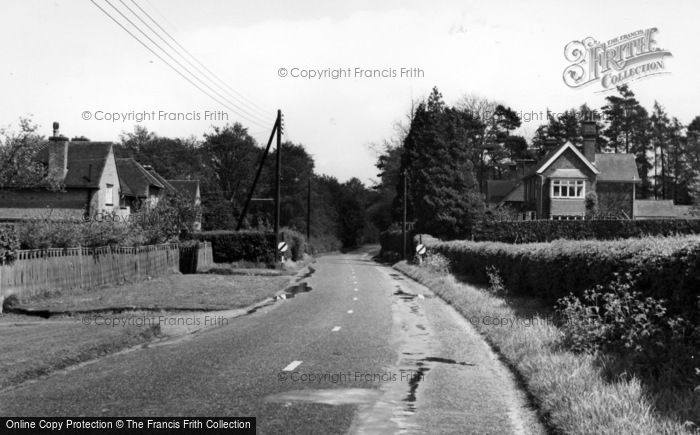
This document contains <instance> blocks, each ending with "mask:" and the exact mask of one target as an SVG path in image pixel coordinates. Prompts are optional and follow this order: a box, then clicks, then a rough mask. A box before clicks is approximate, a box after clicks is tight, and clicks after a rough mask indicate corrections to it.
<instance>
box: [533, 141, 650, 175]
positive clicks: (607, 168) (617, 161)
mask: <svg viewBox="0 0 700 435" xmlns="http://www.w3.org/2000/svg"><path fill="white" fill-rule="evenodd" d="M568 145H570V143H569V142H567V143H566V144H564V145H562V146H560V147H557V148H555V149H553V150H551V151H549V152H548V153H547V154H546V155H545V156H544V157H542V158H541V159H540V160H539V161H538V162H537V164H535V165H534V166H532V167H531V168H530V169H529V170H528V171H527V172H526V173H525V176H524V177H523V178H527V177H530V176H532V175H534V174H536V173H537V172H538V171H541V170H542V169H543V168H544V167H546V164H547V163H548V162H549V161H550V160H551V159H552V158H553V157H555V156H556V154H557V153H558V152H560V151H561V150H562V149H563V148H564V147H567V146H568ZM572 148H573V149H575V147H573V146H572ZM576 151H577V154H580V152H578V150H576ZM580 157H581V158H582V159H583V160H584V162H588V159H586V158H585V157H584V156H583V155H582V154H581V155H580ZM593 166H594V167H595V168H596V169H597V170H598V172H599V174H597V177H596V179H597V180H598V181H607V182H626V183H632V182H634V183H639V182H640V180H639V172H637V164H636V162H635V160H634V154H626V153H597V154H596V155H595V162H593ZM559 170H560V169H558V170H557V171H559Z"/></svg>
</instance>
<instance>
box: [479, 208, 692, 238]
mask: <svg viewBox="0 0 700 435" xmlns="http://www.w3.org/2000/svg"><path fill="white" fill-rule="evenodd" d="M588 201H589V200H588V198H587V202H588ZM590 201H591V202H593V199H591V200H590ZM591 207H593V205H591ZM592 213H593V211H592ZM682 234H700V219H655V220H579V221H559V220H536V221H493V220H489V221H486V220H484V221H481V222H479V223H477V224H476V225H475V228H474V240H475V241H492V242H505V243H538V242H551V241H553V240H557V239H573V240H585V239H595V240H615V239H628V238H633V237H636V238H639V237H646V236H674V235H682Z"/></svg>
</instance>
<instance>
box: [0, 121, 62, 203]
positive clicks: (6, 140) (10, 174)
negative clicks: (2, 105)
mask: <svg viewBox="0 0 700 435" xmlns="http://www.w3.org/2000/svg"><path fill="white" fill-rule="evenodd" d="M38 129H39V126H38V125H36V124H34V123H33V122H32V120H31V119H30V118H22V117H20V118H19V130H18V131H15V130H12V129H11V128H10V127H7V128H2V129H0V187H34V186H44V187H50V188H53V189H60V188H61V187H62V186H60V185H58V184H56V183H54V182H53V181H52V180H49V179H48V178H47V175H48V174H47V168H46V166H45V165H44V164H43V163H41V162H40V161H39V160H38V159H37V158H36V156H37V153H38V152H39V150H40V149H41V147H42V146H43V145H44V144H45V140H44V137H43V136H41V135H39V134H37V130H38Z"/></svg>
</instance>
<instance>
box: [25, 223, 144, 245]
mask: <svg viewBox="0 0 700 435" xmlns="http://www.w3.org/2000/svg"><path fill="white" fill-rule="evenodd" d="M18 235H19V243H20V248H21V249H47V248H75V247H78V246H82V247H86V248H94V247H99V246H141V245H144V244H148V243H146V242H147V240H146V238H145V237H144V235H143V232H142V230H141V229H140V228H139V227H137V226H135V225H131V224H126V223H118V222H112V221H107V220H105V221H87V222H75V221H53V220H48V219H35V220H28V221H24V222H22V223H21V224H18Z"/></svg>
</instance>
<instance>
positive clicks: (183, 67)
mask: <svg viewBox="0 0 700 435" xmlns="http://www.w3.org/2000/svg"><path fill="white" fill-rule="evenodd" d="M119 1H120V2H121V3H122V4H124V2H123V1H122V0H119ZM105 2H106V3H107V4H108V5H110V6H111V7H112V9H114V10H115V11H117V13H118V14H119V15H121V16H122V18H124V19H125V20H126V21H127V22H128V23H129V24H131V25H132V26H133V27H134V28H135V29H136V30H138V31H139V32H140V33H141V34H142V35H143V36H145V37H146V38H147V39H148V40H149V41H150V42H151V44H153V45H155V46H156V47H158V49H160V51H162V52H163V53H165V55H166V56H168V57H169V58H170V59H171V60H172V61H173V62H175V63H176V64H178V66H180V68H182V69H184V70H185V71H186V72H187V73H188V74H189V75H191V76H192V77H194V79H195V80H197V81H198V82H199V83H201V84H202V85H204V86H205V87H206V88H207V89H209V90H210V91H212V92H213V93H215V94H216V95H217V96H219V97H220V98H222V99H224V100H225V101H226V102H228V103H230V104H231V105H233V107H235V108H236V109H238V110H240V111H241V112H243V113H238V112H236V113H238V114H239V115H240V116H243V117H244V118H248V119H249V120H251V121H261V122H262V123H263V125H265V124H266V121H265V120H264V119H262V118H260V117H259V116H254V115H252V114H250V113H249V112H247V111H246V110H245V109H243V108H241V107H240V106H238V105H237V104H236V103H234V102H233V101H231V100H229V99H228V98H226V97H225V96H223V95H221V93H219V92H218V91H217V90H216V89H214V88H212V87H211V86H209V85H208V84H207V83H205V82H204V81H203V80H202V79H200V78H199V77H198V76H197V75H196V74H194V73H192V71H190V70H189V69H188V68H187V67H185V66H184V65H183V64H182V63H180V62H179V61H178V60H177V59H175V58H174V57H173V56H172V55H171V54H170V53H168V52H167V51H166V50H165V49H164V48H163V47H161V46H160V45H159V44H158V43H157V42H156V41H154V40H153V39H152V38H151V37H150V36H148V35H147V34H146V32H144V31H143V30H142V29H141V28H140V27H139V26H137V25H136V24H134V22H133V21H131V20H130V19H129V18H128V17H127V16H126V15H124V13H123V12H122V11H120V10H119V9H118V8H117V7H115V6H114V5H113V4H112V3H111V2H110V1H109V0H105ZM129 10H131V9H129ZM132 13H133V11H132Z"/></svg>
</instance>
